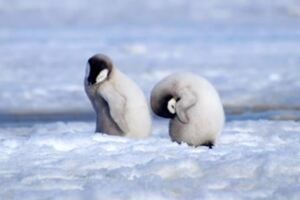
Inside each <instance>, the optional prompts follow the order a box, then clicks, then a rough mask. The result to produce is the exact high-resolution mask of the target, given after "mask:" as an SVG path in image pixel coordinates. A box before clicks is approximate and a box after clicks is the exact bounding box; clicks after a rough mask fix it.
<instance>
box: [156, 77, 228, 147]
mask: <svg viewBox="0 0 300 200" xmlns="http://www.w3.org/2000/svg"><path fill="white" fill-rule="evenodd" d="M151 107H152V110H153V111H154V113H156V114H157V115H159V116H161V117H165V118H170V124H169V135H170V137H171V139H172V140H173V141H176V142H178V143H181V142H186V143H188V144H189V145H193V146H199V145H206V146H209V147H212V146H213V145H214V144H215V141H216V139H217V137H218V136H219V134H220V133H221V131H222V128H223V125H224V120H225V116H224V110H223V106H222V103H221V100H220V98H219V95H218V93H217V91H216V90H215V88H214V87H213V86H212V85H211V84H210V83H209V82H208V81H207V80H206V79H204V78H202V77H199V76H196V75H194V74H191V73H176V74H172V75H170V76H168V77H166V78H164V79H163V80H162V81H160V82H159V83H158V84H157V85H156V86H155V87H154V88H153V90H152V93H151Z"/></svg>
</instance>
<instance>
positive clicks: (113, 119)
mask: <svg viewBox="0 0 300 200" xmlns="http://www.w3.org/2000/svg"><path fill="white" fill-rule="evenodd" d="M84 87H85V92H86V94H87V96H88V98H89V99H90V101H91V104H92V106H93V108H94V110H95V112H96V132H101V133H106V134H109V135H119V136H126V137H131V138H145V137H147V136H149V135H150V131H151V124H152V122H151V115H150V111H149V107H148V105H147V101H146V98H145V96H144V94H143V92H142V91H141V89H140V88H139V87H138V86H137V85H136V84H135V83H134V82H133V81H132V80H131V79H129V78H128V77H127V76H126V75H125V74H123V73H122V72H120V71H119V70H118V69H117V68H116V67H115V66H114V65H113V63H112V61H111V59H110V58H108V57H107V56H105V55H102V54H96V55H94V56H92V57H91V58H90V59H89V60H88V62H87V66H86V76H85V79H84Z"/></svg>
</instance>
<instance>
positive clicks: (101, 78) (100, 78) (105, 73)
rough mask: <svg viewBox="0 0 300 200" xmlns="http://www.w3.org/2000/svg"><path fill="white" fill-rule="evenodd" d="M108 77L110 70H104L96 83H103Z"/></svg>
mask: <svg viewBox="0 0 300 200" xmlns="http://www.w3.org/2000/svg"><path fill="white" fill-rule="evenodd" d="M107 75H108V69H104V70H102V71H101V72H100V73H99V75H98V76H97V79H96V83H101V82H102V81H104V80H105V79H106V78H107Z"/></svg>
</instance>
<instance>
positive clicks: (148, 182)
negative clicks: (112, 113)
mask: <svg viewBox="0 0 300 200" xmlns="http://www.w3.org/2000/svg"><path fill="white" fill-rule="evenodd" d="M93 126H94V124H93V123H85V122H72V123H63V122H56V123H46V124H41V123H40V124H35V125H29V124H27V125H26V124H23V125H18V126H17V127H12V126H10V125H7V126H4V127H1V128H0V188H1V190H0V198H1V199H23V197H24V196H26V199H27V200H31V199H64V200H67V199H72V200H74V199H75V200H76V199H288V200H292V199H295V200H296V199H298V198H299V196H300V145H299V144H300V137H299V134H300V123H299V122H291V121H278V122H274V121H259V120H256V121H233V122H229V123H228V124H227V126H226V128H225V130H224V132H223V134H222V135H221V137H220V140H219V143H218V145H217V146H216V147H215V148H214V149H212V150H209V149H208V148H205V147H200V148H192V147H189V146H187V145H178V144H176V143H172V142H171V141H170V140H169V138H168V136H167V135H166V134H165V133H166V131H167V130H165V127H166V126H165V124H164V123H162V122H158V121H156V126H155V129H154V135H153V136H152V137H150V138H149V139H146V140H141V141H134V140H130V139H126V138H121V137H114V136H107V135H101V134H94V133H93V128H94V127H93Z"/></svg>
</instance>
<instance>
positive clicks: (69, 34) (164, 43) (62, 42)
mask: <svg viewBox="0 0 300 200" xmlns="http://www.w3.org/2000/svg"><path fill="white" fill-rule="evenodd" d="M299 47H300V1H299V0H298V1H296V0H285V1H279V0H275V1H273V0H272V1H271V0H266V1H260V0H229V1H221V0H212V1H196V0H193V1H192V0H188V1H186V0H168V1H159V0H145V1H138V0H125V1H124V0H122V1H121V0H113V1H103V0H100V1H99V0H97V1H96V0H89V1H83V0H65V1H60V0H51V1H50V0H48V1H46V0H45V1H34V0H28V1H22V0H10V1H7V0H0V114H1V115H10V114H24V113H26V114H30V113H91V112H92V111H91V106H90V105H89V102H88V101H87V98H86V96H85V94H84V91H83V85H82V81H83V77H84V71H85V69H84V68H85V62H86V60H87V59H88V57H90V56H91V55H93V54H95V53H97V52H101V53H104V54H107V55H109V56H110V57H111V58H112V59H113V60H114V62H115V64H116V65H117V66H118V67H119V68H120V69H121V70H122V71H123V72H125V73H126V74H128V76H130V77H131V78H132V79H134V80H135V81H136V82H137V83H138V84H139V85H140V86H141V87H142V89H143V90H144V92H145V94H146V95H149V92H150V90H151V88H152V87H153V85H154V84H155V83H156V82H157V81H158V80H160V79H161V78H162V77H164V76H166V75H168V74H170V73H172V72H174V71H193V72H195V73H198V74H199V75H202V76H204V77H206V78H208V79H209V80H210V81H211V82H212V83H213V84H214V85H215V86H216V87H217V89H218V90H219V91H220V94H221V97H222V100H223V102H224V105H225V107H226V110H228V111H229V112H231V113H247V112H249V111H250V112H252V111H255V112H257V111H264V112H265V111H267V112H268V113H269V114H270V113H273V114H271V115H273V118H274V117H275V118H276V117H279V118H282V117H283V115H285V118H288V119H290V118H292V119H294V118H298V117H297V116H299V112H298V111H297V110H299V107H300V94H299V91H300V48H299ZM274 113H275V116H274ZM278 113H280V114H278ZM297 113H298V114H297ZM269 114H268V115H269Z"/></svg>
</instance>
